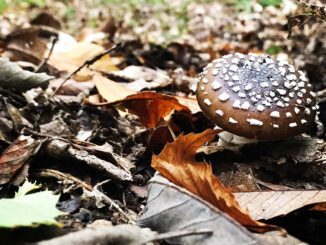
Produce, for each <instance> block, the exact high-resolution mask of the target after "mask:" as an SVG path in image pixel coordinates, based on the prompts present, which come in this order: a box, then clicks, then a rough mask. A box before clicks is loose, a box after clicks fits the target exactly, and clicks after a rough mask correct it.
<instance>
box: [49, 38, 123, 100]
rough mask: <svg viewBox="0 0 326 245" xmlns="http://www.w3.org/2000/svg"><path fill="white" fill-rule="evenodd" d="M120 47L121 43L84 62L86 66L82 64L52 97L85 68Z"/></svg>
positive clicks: (60, 85)
mask: <svg viewBox="0 0 326 245" xmlns="http://www.w3.org/2000/svg"><path fill="white" fill-rule="evenodd" d="M120 47H121V43H118V44H116V45H114V46H113V47H112V48H110V49H108V50H106V51H105V52H103V53H101V54H98V55H96V56H95V57H93V58H91V59H89V60H86V61H85V62H84V64H82V65H81V66H80V67H78V68H77V69H76V70H74V71H73V72H72V73H70V75H69V76H68V77H67V78H66V79H65V80H63V81H62V82H61V83H60V84H59V86H58V87H57V88H56V89H55V90H54V92H53V94H52V95H51V96H54V95H55V94H56V93H57V92H58V91H59V89H60V88H61V87H62V86H63V84H65V83H66V82H67V81H68V80H69V79H70V78H71V77H72V76H74V75H76V74H77V73H78V72H79V71H80V70H81V69H83V68H84V67H85V66H86V67H88V66H90V65H93V64H94V63H95V62H96V61H98V60H99V59H101V58H102V57H103V56H105V55H107V54H109V53H111V52H112V51H114V50H116V49H118V48H120Z"/></svg>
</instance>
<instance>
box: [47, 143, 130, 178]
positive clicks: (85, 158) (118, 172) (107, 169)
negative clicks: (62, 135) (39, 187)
mask: <svg viewBox="0 0 326 245" xmlns="http://www.w3.org/2000/svg"><path fill="white" fill-rule="evenodd" d="M44 150H45V151H46V153H47V154H48V155H50V156H52V157H54V158H59V159H65V160H67V161H69V160H74V161H78V162H80V163H84V164H86V165H88V166H89V167H91V168H94V169H97V170H98V171H100V172H102V173H104V174H105V175H108V176H110V177H111V178H113V179H117V180H121V181H130V180H132V176H131V173H130V171H129V169H128V166H127V164H129V166H130V165H131V163H130V162H129V161H127V160H124V162H122V161H121V159H119V160H120V163H119V164H120V165H121V166H123V168H125V169H122V168H119V167H117V166H115V165H114V164H113V163H111V162H109V161H106V160H103V159H101V158H99V157H97V156H95V155H93V154H89V153H88V152H87V151H86V150H84V149H80V147H79V146H78V145H74V144H72V143H69V142H67V141H64V140H60V139H54V140H51V141H49V142H48V143H47V144H46V145H45V147H44ZM89 150H91V149H89ZM114 161H116V160H115V158H114V157H112V162H114ZM117 165H118V163H117Z"/></svg>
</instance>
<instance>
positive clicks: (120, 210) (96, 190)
mask: <svg viewBox="0 0 326 245" xmlns="http://www.w3.org/2000/svg"><path fill="white" fill-rule="evenodd" d="M107 182H108V180H105V181H103V182H101V183H98V184H96V185H95V186H94V188H93V191H92V193H93V194H95V195H98V196H100V197H101V198H102V200H103V201H105V202H107V203H108V204H110V205H111V206H112V207H114V208H115V209H116V210H117V211H118V212H119V213H120V214H121V215H122V216H123V217H124V218H126V219H127V220H128V223H129V224H136V221H135V220H134V219H133V218H132V217H130V216H129V215H128V214H127V213H126V212H125V211H123V210H122V209H121V208H120V206H119V205H118V204H116V203H115V202H114V201H113V200H112V199H111V198H110V197H108V196H107V195H105V194H104V193H103V192H101V191H100V190H99V187H100V186H101V185H103V184H105V183H107Z"/></svg>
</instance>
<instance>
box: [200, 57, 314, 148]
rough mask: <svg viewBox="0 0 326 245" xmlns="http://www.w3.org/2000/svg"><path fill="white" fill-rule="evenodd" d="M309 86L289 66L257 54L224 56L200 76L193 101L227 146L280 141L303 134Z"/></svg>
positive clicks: (309, 110) (309, 113) (310, 105)
mask: <svg viewBox="0 0 326 245" xmlns="http://www.w3.org/2000/svg"><path fill="white" fill-rule="evenodd" d="M310 88H311V84H310V83H308V80H307V78H306V76H305V74H304V73H303V72H302V71H296V70H295V69H294V67H293V66H292V65H289V64H287V63H283V62H281V61H277V60H273V59H271V58H270V57H268V56H260V55H256V54H249V55H243V54H239V53H236V54H233V55H226V56H223V57H222V58H220V59H216V60H214V61H213V62H212V63H210V64H208V65H207V66H206V67H205V68H204V71H203V72H202V73H201V74H200V75H199V82H198V85H197V100H198V104H199V106H200V108H201V109H202V111H203V112H204V113H205V115H206V116H207V117H208V118H209V119H210V120H211V121H213V122H214V123H215V124H216V125H217V126H219V127H221V128H222V129H224V130H225V131H226V132H223V133H222V135H220V137H221V138H222V139H223V140H225V141H226V142H229V143H244V142H248V141H249V142H252V141H257V140H279V139H285V138H289V137H292V136H295V135H299V134H301V133H303V132H305V131H306V130H307V129H308V128H309V127H310V126H311V123H312V122H313V121H314V118H315V115H316V110H317V105H316V98H315V94H314V93H313V92H312V91H311V89H310Z"/></svg>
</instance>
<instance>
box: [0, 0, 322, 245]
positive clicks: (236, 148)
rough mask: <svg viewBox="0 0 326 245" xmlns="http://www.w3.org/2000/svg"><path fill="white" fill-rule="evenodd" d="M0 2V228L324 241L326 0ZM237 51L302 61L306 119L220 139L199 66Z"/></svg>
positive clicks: (20, 240)
mask: <svg viewBox="0 0 326 245" xmlns="http://www.w3.org/2000/svg"><path fill="white" fill-rule="evenodd" d="M311 2H312V1H311ZM0 12H1V16H0V23H1V25H0V56H1V57H0V115H1V116H0V153H1V155H0V217H3V219H2V220H1V218H0V243H1V244H28V243H39V244H62V243H67V244H167V243H169V242H170V243H174V244H175V243H178V244H180V243H181V244H183V243H185V244H249V243H250V244H302V243H308V244H325V243H326V234H325V232H324V231H325V229H326V222H325V218H326V213H325V211H326V205H325V204H326V144H325V141H324V140H325V138H326V133H325V130H324V125H326V3H325V1H323V0H319V1H314V3H313V4H312V3H310V2H309V1H295V0H252V1H251V0H239V1H236V0H220V1H210V0H202V1H189V0H188V1H187V0H175V1H172V2H171V1H166V0H140V1H136V0H127V1H123V2H122V3H121V2H120V1H116V0H95V1H90V0H87V1H50V0H26V1H10V0H8V1H6V0H4V1H1V0H0ZM234 53H242V54H249V53H254V54H256V55H258V56H260V55H269V56H270V57H271V58H272V59H275V60H279V61H282V62H284V63H289V64H292V65H293V66H294V68H295V69H296V70H301V71H303V74H305V75H306V76H307V78H308V80H309V81H310V83H311V85H312V86H311V90H312V91H313V93H312V94H314V95H315V96H316V101H317V106H316V107H315V108H318V112H317V114H318V116H317V117H316V119H315V120H314V121H313V122H312V123H311V125H310V126H311V127H310V128H309V130H308V132H306V133H305V134H304V135H300V136H296V137H292V138H287V139H283V140H278V141H263V142H258V143H254V144H248V145H244V146H242V145H236V144H235V145H227V146H223V147H221V146H220V145H219V144H218V143H217V142H218V141H219V136H218V133H219V130H217V129H216V128H215V125H214V124H213V123H212V122H211V121H210V120H209V119H208V118H207V117H206V116H205V115H204V113H203V112H202V111H201V107H200V106H199V105H198V103H197V99H196V87H197V83H198V76H199V74H200V73H201V72H202V71H203V69H204V67H206V66H207V65H208V64H209V63H210V62H212V61H213V60H215V59H218V58H221V57H223V56H224V57H225V55H228V54H234ZM255 57H256V56H255ZM214 128H215V129H214ZM15 193H16V194H15ZM77 231H78V232H77ZM76 232H77V233H76Z"/></svg>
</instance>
